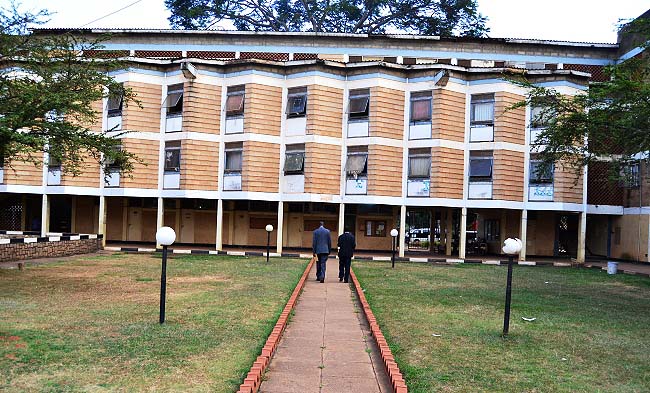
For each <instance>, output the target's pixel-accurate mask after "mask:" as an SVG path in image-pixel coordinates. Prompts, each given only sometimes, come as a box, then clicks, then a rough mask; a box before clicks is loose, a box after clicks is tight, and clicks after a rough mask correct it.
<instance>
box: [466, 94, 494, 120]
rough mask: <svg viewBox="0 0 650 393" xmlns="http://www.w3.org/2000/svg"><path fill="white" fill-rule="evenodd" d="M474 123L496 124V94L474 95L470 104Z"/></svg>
mask: <svg viewBox="0 0 650 393" xmlns="http://www.w3.org/2000/svg"><path fill="white" fill-rule="evenodd" d="M470 117H471V123H472V125H493V124H494V94H478V95H473V96H472V103H471V105H470Z"/></svg>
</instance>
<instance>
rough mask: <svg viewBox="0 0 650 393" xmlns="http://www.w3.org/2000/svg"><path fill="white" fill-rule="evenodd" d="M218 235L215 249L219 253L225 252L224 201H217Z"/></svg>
mask: <svg viewBox="0 0 650 393" xmlns="http://www.w3.org/2000/svg"><path fill="white" fill-rule="evenodd" d="M216 232H217V235H216V240H215V243H216V245H215V248H216V249H217V251H222V250H223V199H217V231H216Z"/></svg>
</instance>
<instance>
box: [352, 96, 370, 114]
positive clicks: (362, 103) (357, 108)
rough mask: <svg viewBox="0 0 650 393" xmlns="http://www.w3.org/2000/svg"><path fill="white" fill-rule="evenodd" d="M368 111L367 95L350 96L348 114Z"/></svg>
mask: <svg viewBox="0 0 650 393" xmlns="http://www.w3.org/2000/svg"><path fill="white" fill-rule="evenodd" d="M367 111H368V97H366V96H362V97H350V114H360V113H366V112H367Z"/></svg>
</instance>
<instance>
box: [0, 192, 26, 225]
mask: <svg viewBox="0 0 650 393" xmlns="http://www.w3.org/2000/svg"><path fill="white" fill-rule="evenodd" d="M1 202H2V203H1V205H2V208H0V229H2V230H5V231H20V229H21V228H20V226H21V225H20V224H21V218H22V213H23V204H22V203H21V200H20V199H19V198H12V197H9V198H7V199H5V200H3V201H1Z"/></svg>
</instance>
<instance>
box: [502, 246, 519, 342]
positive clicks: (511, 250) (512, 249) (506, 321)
mask: <svg viewBox="0 0 650 393" xmlns="http://www.w3.org/2000/svg"><path fill="white" fill-rule="evenodd" d="M503 243H504V246H503V252H504V253H506V254H508V278H507V282H506V305H505V310H504V313H503V336H504V337H505V336H507V335H508V330H509V329H510V299H511V292H512V265H513V264H514V259H515V255H516V254H519V252H520V251H521V247H522V243H521V240H519V239H517V238H515V239H511V238H508V239H506V240H505V241H504V242H503Z"/></svg>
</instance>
